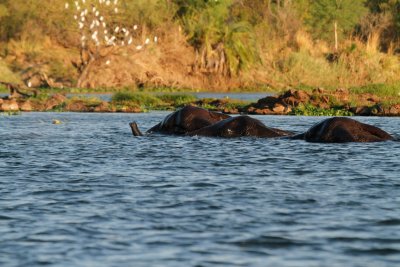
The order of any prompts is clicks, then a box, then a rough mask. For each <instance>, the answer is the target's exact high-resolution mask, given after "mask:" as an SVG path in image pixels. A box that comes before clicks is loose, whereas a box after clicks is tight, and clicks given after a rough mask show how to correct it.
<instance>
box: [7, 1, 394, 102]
mask: <svg viewBox="0 0 400 267" xmlns="http://www.w3.org/2000/svg"><path fill="white" fill-rule="evenodd" d="M77 2H78V3H79V5H81V6H80V10H79V12H78V11H77V10H76V7H75V1H73V0H54V1H51V3H49V1H26V0H0V81H18V82H21V81H25V82H27V81H34V82H36V84H35V85H34V86H35V87H44V86H48V87H63V88H69V89H64V90H63V91H62V92H66V91H68V92H75V93H87V92H104V91H106V92H118V91H119V92H123V91H126V90H127V89H128V88H129V89H131V88H136V90H138V91H141V90H144V91H151V92H153V91H161V92H167V91H171V90H173V91H179V92H188V91H195V90H196V89H201V90H207V91H216V90H218V91H228V90H239V91H241V90H249V91H256V90H263V91H264V90H268V91H271V90H282V89H285V88H287V87H289V86H290V87H299V86H306V87H307V86H311V87H320V86H322V87H325V88H337V87H352V88H364V89H354V91H353V92H357V91H359V90H367V89H365V87H369V85H370V84H381V86H375V85H374V86H372V87H371V88H370V89H368V90H374V91H373V93H375V94H383V95H388V94H390V95H393V96H394V95H396V92H395V91H396V89H395V86H394V85H396V84H399V82H400V60H399V56H398V52H399V51H400V15H399V12H398V10H399V9H400V3H399V1H392V0H340V1H339V0H335V1H334V0H297V1H293V0H279V1H264V0H246V1H237V0H219V1H208V0H190V1H186V0H169V1H165V0H126V1H119V2H120V5H119V6H118V12H114V10H115V9H114V6H113V3H114V1H111V3H112V4H111V5H103V6H101V5H100V4H99V1H95V0H86V1H85V3H83V1H81V0H78V1H77ZM66 3H68V4H69V5H68V8H67V9H66V8H65V4H66ZM92 4H93V5H96V7H97V8H98V9H101V14H102V18H103V19H104V21H107V25H109V26H98V27H109V28H107V32H108V33H111V32H113V34H114V33H115V36H116V38H117V39H118V42H117V43H115V46H114V45H108V44H107V43H104V40H105V37H106V36H105V35H106V33H104V32H105V31H104V29H102V28H101V31H99V30H97V33H96V34H95V35H94V37H93V34H94V32H95V31H94V30H92V27H90V26H91V25H90V23H91V22H92V20H93V21H94V17H97V16H95V13H93V12H92V11H91V10H92V8H91V5H92ZM87 7H90V10H89V11H88V12H87V13H88V14H87V15H85V16H86V17H85V18H86V19H85V20H82V18H81V16H82V15H81V14H82V10H84V9H85V8H87ZM74 15H77V17H76V18H74ZM78 17H79V18H78ZM84 23H86V24H85V25H83V24H84ZM81 24H82V28H81V29H79V27H80V26H81ZM98 24H99V25H100V24H102V23H98ZM102 25H103V24H102ZM117 25H118V26H120V29H119V30H118V31H116V30H115V29H116V26H117ZM133 25H137V26H135V28H133V27H134V26H133ZM335 25H336V26H335ZM96 27H97V26H96ZM123 27H126V29H125V28H124V32H122V28H123ZM129 27H130V28H129ZM127 31H129V36H131V37H132V40H131V41H129V45H128V39H126V38H125V37H124V36H125V34H126V32H127ZM117 32H118V34H117ZM335 33H336V34H335ZM84 34H85V35H84ZM97 35H98V38H97V37H96V36H97ZM336 35H337V38H336ZM156 37H157V38H156ZM107 38H111V35H110V36H107ZM124 38H125V39H124ZM84 40H86V41H85V42H86V43H85V42H84ZM157 40H158V41H157ZM122 41H124V42H122ZM38 77H39V78H38ZM392 84H394V85H393V86H392ZM77 87H78V88H77ZM386 87H393V88H392V89H388V88H386ZM153 88H155V89H153ZM171 88H172V89H171ZM0 90H1V87H0ZM3 90H4V89H3ZM375 90H376V91H375ZM381 90H382V91H381ZM388 90H389V91H388ZM378 91H381V92H378ZM397 94H398V93H397ZM136 101H137V100H136ZM146 101H148V102H149V103H148V105H149V106H152V105H156V104H157V103H156V102H157V101H163V100H162V99H161V100H156V99H147V100H146ZM151 101H153V102H154V103H153V104H152V103H151ZM167 102H168V101H167ZM167 104H168V103H167Z"/></svg>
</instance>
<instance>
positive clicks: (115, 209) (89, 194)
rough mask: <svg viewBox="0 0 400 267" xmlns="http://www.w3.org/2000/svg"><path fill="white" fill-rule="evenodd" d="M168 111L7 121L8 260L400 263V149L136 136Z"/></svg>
mask: <svg viewBox="0 0 400 267" xmlns="http://www.w3.org/2000/svg"><path fill="white" fill-rule="evenodd" d="M165 115H166V113H161V112H158V113H150V114H74V113H61V114H60V113H59V114H57V113H24V114H22V115H21V116H8V117H7V116H0V135H1V146H0V157H1V159H0V266H7V267H8V266H45V265H47V266H65V267H69V266H100V267H102V266H107V267H108V266H116V267H121V266H171V267H176V266H185V267H186V266H307V267H309V266H360V267H365V266H400V160H399V158H400V142H384V143H372V144H334V145H330V144H310V143H305V142H303V141H289V140H279V139H268V140H267V139H255V138H243V139H234V140H226V139H217V138H198V137H197V138H196V137H170V136H151V137H138V138H134V137H132V136H131V134H130V129H129V127H128V123H129V122H130V121H132V120H137V121H138V122H139V125H140V126H141V128H142V129H147V128H148V127H150V126H152V125H153V124H155V123H156V122H158V121H159V120H161V119H162V118H163V117H164V116H165ZM258 118H259V119H260V120H262V121H263V122H265V123H266V124H268V125H270V126H273V127H280V128H283V129H288V130H295V131H298V132H301V131H303V130H306V129H307V128H309V127H310V126H311V125H312V124H313V123H314V122H317V121H320V120H321V119H322V118H313V117H309V118H306V117H280V116H275V117H270V116H265V117H258ZM52 119H59V120H61V121H62V122H63V124H61V125H53V124H51V121H52ZM358 119H359V120H362V121H364V122H369V123H372V124H374V125H377V126H380V127H382V128H384V129H385V130H387V131H389V132H391V133H396V134H399V133H400V119H398V118H358Z"/></svg>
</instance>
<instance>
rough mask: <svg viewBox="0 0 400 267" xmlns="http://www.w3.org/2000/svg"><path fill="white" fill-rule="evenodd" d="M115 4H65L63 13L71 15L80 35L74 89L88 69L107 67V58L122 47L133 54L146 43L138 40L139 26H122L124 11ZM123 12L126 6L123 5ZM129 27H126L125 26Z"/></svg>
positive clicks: (86, 0) (92, 0)
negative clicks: (103, 64)
mask: <svg viewBox="0 0 400 267" xmlns="http://www.w3.org/2000/svg"><path fill="white" fill-rule="evenodd" d="M120 2H121V1H118V0H79V1H78V0H75V1H67V2H66V3H65V9H67V10H68V9H72V10H73V11H74V14H73V17H74V20H75V23H76V26H77V29H78V31H79V35H80V57H81V62H80V64H79V65H78V66H77V68H78V71H79V73H80V76H79V78H78V82H77V87H82V86H83V85H84V81H85V79H86V75H87V73H88V72H89V70H90V67H91V66H92V65H93V64H94V63H95V62H97V61H104V62H105V64H107V65H108V64H109V63H110V60H109V59H108V57H109V56H110V55H111V54H113V53H117V52H118V50H119V49H120V48H122V47H128V46H133V47H134V48H135V49H136V50H137V51H139V50H142V49H144V48H145V46H146V45H148V44H149V43H150V42H152V41H153V40H154V42H157V37H154V39H153V40H150V39H149V38H146V39H145V40H141V41H137V39H139V38H138V37H139V36H138V34H137V31H138V28H139V26H138V25H136V24H131V23H129V24H128V23H124V20H123V16H122V15H121V13H122V12H124V8H123V7H121V6H120ZM124 7H125V8H126V7H127V5H126V4H125V6H124ZM128 25H130V26H128Z"/></svg>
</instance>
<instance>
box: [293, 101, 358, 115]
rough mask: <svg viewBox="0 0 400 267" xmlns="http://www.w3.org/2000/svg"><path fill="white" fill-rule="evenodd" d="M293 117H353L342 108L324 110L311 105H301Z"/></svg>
mask: <svg viewBox="0 0 400 267" xmlns="http://www.w3.org/2000/svg"><path fill="white" fill-rule="evenodd" d="M291 115H302V116H353V115H354V114H353V113H352V112H350V111H347V110H344V109H342V108H330V109H323V108H318V107H315V106H313V105H309V104H301V105H299V106H297V107H296V108H294V109H293V110H292V113H291Z"/></svg>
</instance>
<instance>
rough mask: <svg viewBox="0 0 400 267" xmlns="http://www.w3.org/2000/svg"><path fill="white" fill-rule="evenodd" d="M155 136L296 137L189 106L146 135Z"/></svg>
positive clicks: (246, 118) (242, 118)
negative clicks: (159, 134) (154, 133)
mask: <svg viewBox="0 0 400 267" xmlns="http://www.w3.org/2000/svg"><path fill="white" fill-rule="evenodd" d="M129 125H130V126H131V129H132V133H133V135H135V136H140V135H142V133H141V132H140V130H139V128H138V126H137V124H136V122H132V123H130V124H129ZM152 132H157V133H163V134H178V135H189V136H195V135H198V136H209V137H226V138H229V137H241V136H254V137H264V138H268V137H280V136H290V135H293V133H291V132H287V131H283V130H279V129H275V128H270V127H267V126H265V125H264V124H263V123H262V122H261V121H259V120H257V119H254V118H251V117H249V116H237V117H231V116H229V115H225V114H222V113H217V112H211V111H208V110H205V109H202V108H198V107H193V106H186V107H184V108H182V109H180V110H178V111H175V112H173V113H171V114H170V115H168V116H167V117H166V118H165V119H164V120H163V121H162V122H160V123H159V124H157V125H155V126H154V127H152V128H151V129H150V130H148V131H147V133H152Z"/></svg>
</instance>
